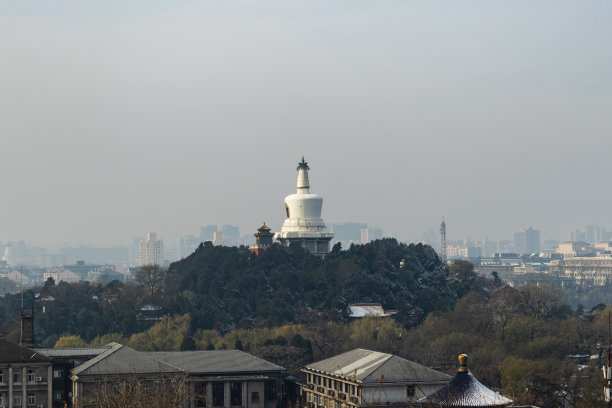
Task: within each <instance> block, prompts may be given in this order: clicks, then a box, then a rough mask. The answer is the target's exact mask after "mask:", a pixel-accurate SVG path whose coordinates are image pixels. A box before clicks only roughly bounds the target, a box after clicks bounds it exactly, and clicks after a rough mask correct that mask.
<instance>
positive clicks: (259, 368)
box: [147, 350, 285, 374]
mask: <svg viewBox="0 0 612 408" xmlns="http://www.w3.org/2000/svg"><path fill="white" fill-rule="evenodd" d="M147 354H148V355H149V356H151V357H154V358H156V359H158V360H162V361H165V362H167V363H169V364H172V365H173V366H176V367H180V368H182V369H184V370H186V371H188V372H190V373H199V374H226V373H249V372H266V371H284V370H285V369H284V368H283V367H281V366H278V365H276V364H272V363H270V362H268V361H266V360H262V359H261V358H258V357H255V356H253V355H251V354H249V353H245V352H244V351H240V350H206V351H156V352H149V353H147Z"/></svg>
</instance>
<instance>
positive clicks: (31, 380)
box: [28, 370, 36, 382]
mask: <svg viewBox="0 0 612 408" xmlns="http://www.w3.org/2000/svg"><path fill="white" fill-rule="evenodd" d="M35 379H36V378H35V377H34V371H33V370H28V382H34V380H35Z"/></svg>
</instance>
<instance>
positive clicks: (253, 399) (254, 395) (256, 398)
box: [251, 391, 310, 404]
mask: <svg viewBox="0 0 612 408" xmlns="http://www.w3.org/2000/svg"><path fill="white" fill-rule="evenodd" d="M308 395H309V396H310V394H308ZM251 402H252V403H253V404H259V392H257V391H253V392H252V393H251Z"/></svg>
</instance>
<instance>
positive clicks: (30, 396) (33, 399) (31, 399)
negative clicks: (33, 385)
mask: <svg viewBox="0 0 612 408" xmlns="http://www.w3.org/2000/svg"><path fill="white" fill-rule="evenodd" d="M28 375H29V374H28ZM28 405H36V394H34V393H33V392H29V393H28Z"/></svg>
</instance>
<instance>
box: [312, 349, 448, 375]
mask: <svg viewBox="0 0 612 408" xmlns="http://www.w3.org/2000/svg"><path fill="white" fill-rule="evenodd" d="M306 368H307V369H309V370H314V371H319V372H325V373H329V374H332V375H337V376H339V377H345V378H349V379H354V380H357V381H359V382H361V383H379V382H380V381H381V379H382V382H383V383H390V382H443V383H444V382H447V381H448V380H450V379H451V377H450V376H449V375H446V374H443V373H441V372H438V371H436V370H432V369H431V368H427V367H425V366H423V365H420V364H417V363H415V362H412V361H409V360H406V359H404V358H401V357H398V356H394V355H392V354H387V353H380V352H378V351H371V350H365V349H355V350H351V351H347V352H346V353H342V354H339V355H337V356H335V357H331V358H328V359H326V360H321V361H318V362H316V363H312V364H308V365H307V366H306Z"/></svg>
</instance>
